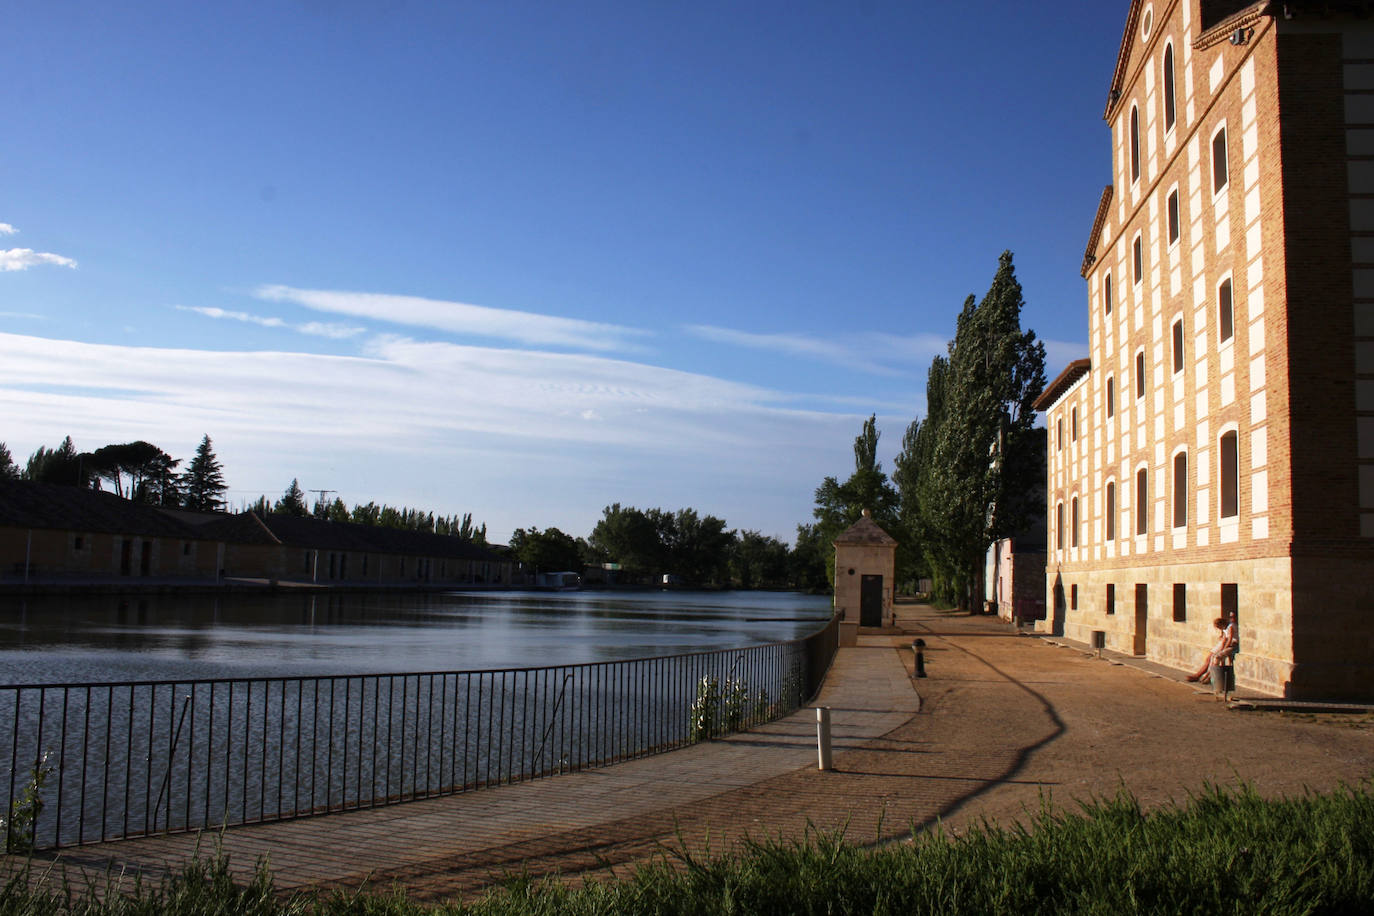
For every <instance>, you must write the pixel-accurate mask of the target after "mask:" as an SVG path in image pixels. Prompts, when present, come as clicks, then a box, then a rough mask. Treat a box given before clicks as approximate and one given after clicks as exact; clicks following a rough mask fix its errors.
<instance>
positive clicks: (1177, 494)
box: [1174, 452, 1188, 528]
mask: <svg viewBox="0 0 1374 916" xmlns="http://www.w3.org/2000/svg"><path fill="white" fill-rule="evenodd" d="M1187 524H1188V453H1187V452H1179V453H1178V454H1177V455H1175V456H1174V527H1175V528H1182V527H1183V526H1184V525H1187Z"/></svg>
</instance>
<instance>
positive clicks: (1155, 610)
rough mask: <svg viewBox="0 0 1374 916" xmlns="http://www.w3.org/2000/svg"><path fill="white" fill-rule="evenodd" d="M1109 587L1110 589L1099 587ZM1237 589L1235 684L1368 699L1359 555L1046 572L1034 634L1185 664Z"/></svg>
mask: <svg viewBox="0 0 1374 916" xmlns="http://www.w3.org/2000/svg"><path fill="white" fill-rule="evenodd" d="M1108 586H1113V589H1112V592H1110V593H1109V590H1108ZM1228 588H1229V589H1230V590H1231V591H1233V593H1234V594H1235V596H1236V605H1237V614H1238V620H1239V624H1240V626H1239V636H1240V651H1239V652H1238V653H1237V655H1236V662H1235V670H1236V686H1237V687H1239V688H1241V689H1244V690H1250V691H1255V692H1258V693H1261V694H1266V695H1270V696H1282V697H1292V698H1300V699H1355V698H1361V697H1369V696H1370V695H1374V573H1371V567H1370V565H1369V563H1368V559H1367V558H1365V557H1362V556H1361V557H1353V556H1352V557H1350V558H1329V557H1328V558H1320V559H1313V558H1302V557H1299V558H1292V557H1264V558H1257V559H1248V560H1233V561H1226V562H1219V563H1199V564H1161V565H1157V566H1138V567H1133V568H1115V569H1114V568H1098V569H1078V570H1051V571H1050V572H1049V573H1048V574H1047V588H1046V594H1047V605H1048V607H1049V608H1050V609H1051V611H1050V613H1049V614H1048V615H1047V617H1048V619H1046V620H1043V621H1040V622H1039V623H1038V624H1037V626H1036V629H1037V631H1039V632H1059V633H1062V635H1064V636H1065V637H1067V638H1069V639H1073V640H1077V641H1081V642H1084V643H1088V644H1091V643H1092V639H1093V632H1094V631H1096V630H1100V631H1102V632H1103V633H1104V634H1105V642H1106V648H1108V649H1111V650H1113V651H1116V652H1121V653H1123V654H1127V655H1136V656H1141V657H1144V658H1147V659H1149V660H1150V661H1153V662H1158V663H1160V664H1163V665H1168V666H1170V667H1173V668H1177V669H1179V670H1180V671H1192V670H1195V669H1197V668H1198V667H1199V666H1200V665H1202V663H1203V661H1204V660H1205V658H1206V655H1207V653H1208V651H1209V650H1210V649H1211V647H1212V645H1213V644H1214V643H1215V642H1216V638H1217V633H1216V629H1215V627H1214V626H1213V621H1214V620H1215V618H1217V617H1220V616H1221V615H1222V605H1223V600H1224V598H1223V595H1224V594H1225V593H1226V591H1227V589H1228Z"/></svg>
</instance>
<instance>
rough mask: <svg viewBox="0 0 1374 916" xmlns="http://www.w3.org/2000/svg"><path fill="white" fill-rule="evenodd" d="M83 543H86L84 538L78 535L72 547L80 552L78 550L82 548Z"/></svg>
mask: <svg viewBox="0 0 1374 916" xmlns="http://www.w3.org/2000/svg"><path fill="white" fill-rule="evenodd" d="M85 543H86V540H85V538H83V537H82V536H81V535H79V534H78V535H77V536H76V542H75V543H74V544H73V545H72V546H73V547H74V548H75V549H76V550H80V549H81V548H82V545H84V544H85Z"/></svg>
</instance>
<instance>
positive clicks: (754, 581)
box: [510, 503, 825, 589]
mask: <svg viewBox="0 0 1374 916" xmlns="http://www.w3.org/2000/svg"><path fill="white" fill-rule="evenodd" d="M804 529H805V531H806V532H807V533H808V538H809V540H808V541H807V542H806V543H805V545H804V547H803V542H802V540H801V537H800V534H799V540H798V545H799V546H798V549H796V550H793V549H789V548H788V546H787V544H785V543H783V542H782V541H780V540H778V539H777V538H774V537H769V536H768V535H764V534H761V533H759V532H757V531H747V530H746V531H734V530H730V529H728V528H727V527H726V523H725V521H724V520H723V519H719V518H717V517H715V516H714V515H704V516H703V515H700V514H699V513H698V512H697V511H696V510H695V509H678V510H676V511H668V510H664V509H657V508H655V509H637V508H635V507H634V506H622V505H620V503H615V504H614V505H610V506H607V507H605V509H603V510H602V517H601V519H600V520H599V521H598V522H597V523H596V527H595V528H593V529H592V533H591V535H590V536H589V537H587V538H580V537H573V536H572V535H569V534H566V533H565V532H563V531H560V530H559V529H557V528H546V529H544V530H543V531H540V530H539V529H538V528H517V529H516V531H515V533H514V534H513V535H512V536H511V540H510V547H511V550H512V551H513V552H514V554H515V558H516V560H518V561H519V562H520V563H521V564H522V565H523V567H524V568H525V569H526V570H527V571H530V572H556V571H560V570H581V569H585V568H587V567H600V566H602V565H603V564H606V563H614V564H617V566H618V567H619V568H618V572H617V578H618V581H620V582H642V583H644V582H658V581H661V577H662V576H665V575H667V576H670V577H672V579H673V580H674V581H679V582H681V583H683V584H685V585H698V586H735V587H739V588H808V589H809V588H818V587H823V586H824V585H825V574H824V571H823V569H822V567H821V565H820V563H821V562H823V560H822V559H821V556H820V551H819V550H818V543H816V542H814V538H810V532H812V530H813V529H812V526H809V525H808V526H804ZM818 561H820V562H818Z"/></svg>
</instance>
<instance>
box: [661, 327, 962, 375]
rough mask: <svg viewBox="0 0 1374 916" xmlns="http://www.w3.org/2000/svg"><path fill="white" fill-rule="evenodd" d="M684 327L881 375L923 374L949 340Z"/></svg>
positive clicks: (933, 336)
mask: <svg viewBox="0 0 1374 916" xmlns="http://www.w3.org/2000/svg"><path fill="white" fill-rule="evenodd" d="M683 330H685V331H686V332H687V333H689V334H691V335H692V336H694V337H698V338H701V339H702V340H709V341H712V342H714V343H724V344H730V345H732V346H737V347H745V348H747V349H752V350H766V351H770V352H774V353H781V354H783V355H786V356H798V357H804V358H806V359H814V360H819V361H821V362H824V363H829V364H831V365H835V366H843V367H845V368H848V369H852V370H855V371H858V372H868V373H871V374H873V375H881V376H899V375H919V374H921V373H923V372H924V371H925V367H926V365H927V364H928V363H929V361H930V359H931V357H933V356H935V355H936V354H937V353H942V352H944V350H945V344H946V341H945V339H944V338H943V337H940V336H939V335H937V334H913V335H901V334H882V333H876V332H865V333H848V334H836V335H834V336H832V337H815V336H809V335H805V334H789V333H767V334H761V333H756V332H751V331H740V330H736V329H733V328H722V327H716V326H713V325H703V324H692V325H685V326H684V327H683Z"/></svg>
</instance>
